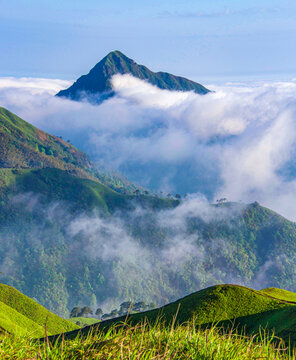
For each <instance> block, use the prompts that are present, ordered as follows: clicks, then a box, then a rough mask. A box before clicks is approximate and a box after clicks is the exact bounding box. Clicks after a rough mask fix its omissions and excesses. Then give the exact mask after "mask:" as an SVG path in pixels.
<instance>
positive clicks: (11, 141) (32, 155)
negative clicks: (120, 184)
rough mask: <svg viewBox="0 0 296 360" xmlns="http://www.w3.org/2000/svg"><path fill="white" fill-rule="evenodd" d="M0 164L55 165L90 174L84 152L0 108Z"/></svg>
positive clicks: (15, 166) (7, 165)
mask: <svg viewBox="0 0 296 360" xmlns="http://www.w3.org/2000/svg"><path fill="white" fill-rule="evenodd" d="M0 140H1V141H0V150H1V151H0V166H1V167H3V168H32V167H35V168H36V167H38V168H43V167H55V168H60V169H68V170H72V171H73V172H76V174H77V175H80V176H84V177H90V173H89V171H90V169H91V164H90V162H89V159H88V157H87V155H85V154H84V153H83V152H81V151H80V150H78V149H77V148H75V147H74V146H73V145H71V144H69V143H67V142H65V141H64V140H62V139H60V138H58V137H56V136H53V135H50V134H47V133H45V132H44V131H41V130H39V129H37V128H36V127H34V126H32V125H31V124H29V123H27V122H26V121H24V120H22V119H21V118H19V117H18V116H16V115H14V114H13V113H11V112H10V111H8V110H6V109H4V108H2V107H0Z"/></svg>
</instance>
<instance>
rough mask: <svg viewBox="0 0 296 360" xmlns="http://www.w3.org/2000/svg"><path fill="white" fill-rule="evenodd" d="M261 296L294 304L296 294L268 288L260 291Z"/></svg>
mask: <svg viewBox="0 0 296 360" xmlns="http://www.w3.org/2000/svg"><path fill="white" fill-rule="evenodd" d="M260 292H261V293H262V294H265V295H269V296H271V297H274V298H276V299H280V300H286V301H292V302H296V294H295V293H294V292H292V291H287V290H283V289H278V288H275V287H270V288H266V289H262V290H260Z"/></svg>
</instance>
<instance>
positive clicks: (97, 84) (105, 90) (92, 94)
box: [56, 50, 210, 102]
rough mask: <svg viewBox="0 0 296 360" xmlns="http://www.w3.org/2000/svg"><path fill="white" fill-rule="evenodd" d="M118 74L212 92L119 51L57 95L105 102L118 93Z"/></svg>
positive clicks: (166, 86) (178, 88)
mask: <svg viewBox="0 0 296 360" xmlns="http://www.w3.org/2000/svg"><path fill="white" fill-rule="evenodd" d="M115 74H130V75H132V76H134V77H136V78H138V79H141V80H146V81H148V82H149V83H150V84H152V85H155V86H157V87H158V88H160V89H166V90H174V91H194V92H195V93H197V94H207V93H208V92H210V90H208V89H207V88H205V87H204V86H203V85H201V84H199V83H196V82H194V81H192V80H189V79H186V78H184V77H181V76H175V75H172V74H170V73H167V72H162V71H159V72H153V71H151V70H149V69H148V68H147V67H146V66H144V65H139V64H137V63H136V62H135V61H134V60H133V59H130V58H128V57H127V56H125V55H124V54H123V53H121V52H120V51H118V50H115V51H112V52H110V53H109V54H108V55H106V56H105V57H104V58H103V59H102V60H101V61H99V62H98V63H97V64H96V65H95V66H94V67H93V68H92V69H91V70H90V71H89V73H88V74H87V75H82V76H81V77H80V78H78V79H77V80H76V81H75V82H74V83H73V84H72V85H71V86H70V87H69V88H67V89H65V90H61V91H60V92H58V93H57V94H56V95H57V96H60V97H66V98H70V99H71V100H78V101H79V100H81V99H83V98H86V99H88V100H90V101H92V102H101V101H103V100H105V99H107V98H109V97H111V96H113V95H114V89H113V88H112V84H111V78H112V76H113V75H115ZM98 94H99V98H98Z"/></svg>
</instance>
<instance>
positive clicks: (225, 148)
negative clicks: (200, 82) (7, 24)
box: [0, 75, 296, 220]
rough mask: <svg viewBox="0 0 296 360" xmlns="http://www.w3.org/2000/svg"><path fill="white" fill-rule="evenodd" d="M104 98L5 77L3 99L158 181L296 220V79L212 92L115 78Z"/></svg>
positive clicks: (143, 179) (134, 176)
mask: <svg viewBox="0 0 296 360" xmlns="http://www.w3.org/2000/svg"><path fill="white" fill-rule="evenodd" d="M112 81H113V87H114V89H115V91H116V96H115V97H113V98H111V99H109V100H107V101H105V102H104V103H103V104H101V105H99V106H93V105H91V104H89V103H87V102H81V103H78V102H73V101H70V100H65V99H60V98H56V97H53V96H52V95H53V93H55V92H57V91H58V90H59V89H60V88H62V87H66V86H68V83H67V82H62V81H60V80H44V79H14V78H2V79H0V104H1V106H4V107H6V108H8V109H9V110H11V111H13V112H15V113H17V114H18V115H19V116H21V117H23V118H24V119H25V120H27V121H29V122H31V123H33V124H34V125H36V126H38V127H40V128H42V129H43V130H46V131H48V132H51V133H54V134H56V135H62V136H63V137H65V138H67V139H70V140H71V141H72V142H73V143H74V144H75V145H77V146H78V147H80V148H81V149H82V150H84V151H86V152H87V153H89V154H90V156H91V157H92V158H93V159H95V160H96V161H98V163H99V164H102V165H104V166H105V167H108V168H111V169H116V170H119V171H120V172H122V173H124V175H126V176H128V177H129V178H130V179H131V180H133V181H137V182H138V183H140V184H141V185H144V186H147V187H151V188H153V189H155V190H160V189H162V190H165V191H172V192H180V193H192V192H201V193H203V194H205V195H206V196H207V197H208V198H209V199H210V200H213V199H215V198H216V197H227V198H228V199H230V200H233V201H239V200H242V201H244V202H253V201H255V200H257V201H259V202H260V203H262V204H264V205H266V206H268V207H271V208H272V209H275V210H277V211H278V212H280V213H281V214H283V215H284V216H287V217H289V218H290V219H294V220H295V219H296V215H295V214H296V201H295V195H294V194H295V190H296V180H295V179H296V167H295V161H294V159H295V150H296V122H295V114H296V101H295V98H296V97H295V94H296V82H295V81H294V80H293V81H290V82H269V83H247V84H244V83H229V84H226V85H224V86H214V85H208V87H209V88H210V89H212V90H214V91H215V92H212V93H209V94H207V95H206V96H200V95H196V94H194V93H192V92H187V93H182V92H171V91H167V90H160V89H158V88H156V87H154V86H152V85H150V84H148V83H147V82H144V81H141V80H139V79H135V78H133V77H131V76H129V75H116V76H114V77H113V80H112Z"/></svg>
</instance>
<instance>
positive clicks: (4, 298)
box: [0, 284, 78, 337]
mask: <svg viewBox="0 0 296 360" xmlns="http://www.w3.org/2000/svg"><path fill="white" fill-rule="evenodd" d="M45 324H46V327H47V333H48V334H51V335H53V334H58V333H60V332H64V331H71V330H74V329H77V328H78V326H76V324H73V323H71V322H70V321H68V320H65V319H62V318H60V317H59V316H57V315H55V314H53V313H51V312H50V311H48V310H47V309H45V308H44V307H43V306H41V305H39V304H38V303H37V302H35V301H34V300H32V299H30V298H29V297H27V296H25V295H23V294H22V293H21V292H19V291H18V290H16V289H14V288H13V287H11V286H7V285H3V284H0V331H1V330H2V331H6V332H9V333H13V334H16V335H30V336H33V337H41V336H44V334H45V328H44V326H45Z"/></svg>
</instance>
